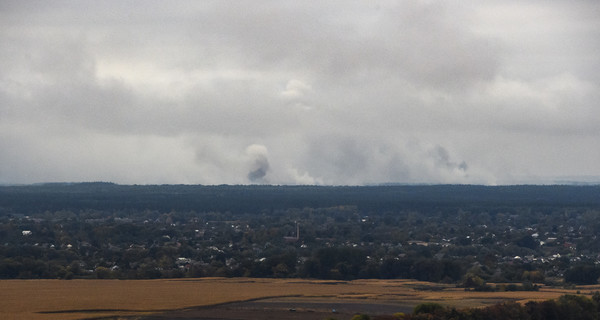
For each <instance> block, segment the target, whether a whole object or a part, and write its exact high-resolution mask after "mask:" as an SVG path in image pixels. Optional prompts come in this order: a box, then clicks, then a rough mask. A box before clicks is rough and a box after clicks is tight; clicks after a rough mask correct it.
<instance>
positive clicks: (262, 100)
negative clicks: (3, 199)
mask: <svg viewBox="0 0 600 320" xmlns="http://www.w3.org/2000/svg"><path fill="white" fill-rule="evenodd" d="M0 6H1V7H0V41H2V43H3V45H2V46H0V70H2V73H0V150H2V152H0V183H21V182H25V183H27V182H39V181H61V180H62V181H65V180H67V181H80V180H110V181H115V182H122V183H206V184H219V183H291V184H294V183H302V184H306V183H308V184H363V183H378V182H415V183H416V182H431V183H436V182H437V183H489V184H494V183H511V182H515V181H517V182H520V183H521V182H523V180H525V181H531V182H535V181H542V180H543V181H547V179H546V178H545V177H553V176H562V175H565V176H590V175H592V176H598V175H600V161H599V160H600V150H599V149H598V148H597V146H596V144H597V141H598V139H599V138H600V126H598V125H597V119H600V109H599V108H597V101H598V100H599V99H600V90H599V89H600V78H599V77H598V73H597V72H595V70H597V69H599V67H600V56H598V54H597V52H598V48H600V41H599V40H597V39H600V37H598V30H600V28H599V27H600V18H599V17H600V16H599V15H597V14H595V13H597V12H598V11H599V10H600V4H598V2H596V1H581V2H577V3H552V4H548V3H545V2H538V1H532V2H528V3H526V4H524V3H522V2H518V1H485V2H467V3H461V4H459V5H453V6H450V5H444V4H439V3H429V2H420V1H415V2H412V1H411V2H400V3H389V2H385V1H381V2H379V1H375V2H365V3H347V2H328V3H325V4H319V5H310V6H309V5H305V4H303V3H301V2H294V1H272V2H271V1H259V2H254V3H252V5H243V4H240V3H238V2H228V1H214V2H210V1H209V2H202V4H198V3H194V2H182V3H177V4H168V3H164V2H161V1H145V2H144V6H143V7H144V8H143V9H140V5H139V3H135V2H118V1H114V2H98V3H88V2H86V3H71V2H60V1H59V2H53V3H52V4H47V3H45V2H36V1H19V2H6V3H2V4H0ZM267 151H268V152H267ZM467 164H468V165H467ZM522 177H525V178H522ZM527 179H529V180H527Z"/></svg>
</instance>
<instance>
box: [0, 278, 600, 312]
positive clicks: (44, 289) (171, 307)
mask: <svg viewBox="0 0 600 320" xmlns="http://www.w3.org/2000/svg"><path fill="white" fill-rule="evenodd" d="M599 288H600V287H598V286H587V287H579V288H577V289H562V288H549V287H543V288H542V289H540V291H537V292H524V291H520V292H466V291H464V290H463V289H459V288H454V287H452V286H445V285H440V284H432V283H426V282H418V281H411V280H356V281H319V280H299V279H249V278H234V279H224V278H202V279H169V280H2V281H0V313H1V314H0V317H1V318H2V319H86V318H101V317H124V316H136V317H144V316H150V315H152V318H153V319H154V318H155V319H163V318H164V319H167V318H169V316H168V315H169V314H176V313H177V314H179V315H181V316H182V317H184V318H185V313H186V312H188V313H190V314H192V313H193V312H197V311H198V310H210V308H211V307H210V306H212V308H217V307H219V306H220V307H221V308H223V304H227V305H231V306H237V307H239V308H242V309H244V308H245V309H244V310H246V311H247V310H250V309H252V308H254V309H253V310H258V309H260V310H266V309H268V308H271V309H277V308H279V309H281V310H283V309H285V310H286V311H289V308H292V307H294V308H296V306H301V308H298V311H303V310H304V311H306V310H308V309H309V308H313V309H319V308H320V309H323V308H325V307H326V306H327V307H328V306H337V308H338V309H340V310H344V305H354V306H355V307H354V309H352V310H350V309H348V312H359V310H356V308H364V310H365V312H366V311H370V312H373V311H372V309H373V308H375V309H378V308H379V309H378V310H381V313H382V314H390V311H392V310H394V308H396V307H397V310H398V311H403V310H410V309H412V307H413V306H414V305H416V304H418V303H420V302H424V301H431V302H438V303H441V304H444V305H450V306H456V307H467V306H469V307H471V306H484V305H489V304H493V303H496V302H500V301H506V300H512V301H519V302H525V301H528V300H546V299H553V298H556V297H558V296H560V295H563V294H575V293H576V292H577V290H579V291H580V292H581V294H590V293H591V292H592V291H595V290H598V289H599ZM231 303H232V304H231ZM361 306H362V307H361ZM369 306H371V308H369ZM388 307H389V308H388ZM233 309H235V308H228V310H229V311H231V310H233ZM194 310H195V311H194ZM222 310H223V309H222ZM294 310H295V309H294ZM308 311H311V312H314V310H308ZM232 312H233V311H232ZM298 313H299V312H298ZM317 314H318V313H316V314H315V316H316V315H317ZM194 317H195V318H200V317H199V316H198V315H195V316H194ZM336 317H338V316H336ZM289 318H290V319H293V316H290V317H289ZM339 318H340V319H342V318H343V317H341V316H340V317H339Z"/></svg>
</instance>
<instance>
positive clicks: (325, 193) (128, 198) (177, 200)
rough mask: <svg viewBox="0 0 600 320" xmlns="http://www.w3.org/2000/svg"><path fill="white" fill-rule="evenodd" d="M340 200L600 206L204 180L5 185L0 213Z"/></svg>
mask: <svg viewBox="0 0 600 320" xmlns="http://www.w3.org/2000/svg"><path fill="white" fill-rule="evenodd" d="M339 205H352V206H356V207H357V208H358V209H359V210H361V211H364V212H386V211H397V210H398V209H408V208H415V209H427V208H429V209H431V208H440V209H443V208H456V207H461V208H468V207H480V206H490V205H493V206H496V207H502V206H505V207H515V206H529V207H532V206H533V207H544V206H548V207H556V206H570V207H574V206H586V207H593V208H598V207H600V186H598V185H596V186H570V185H551V186H536V185H516V186H480V185H391V186H271V185H249V186H248V185H219V186H203V185H117V184H113V183H105V182H93V183H49V184H37V185H24V186H0V214H8V213H22V214H28V213H32V212H43V211H56V210H75V211H78V210H84V209H92V210H111V211H112V210H136V211H140V210H160V211H170V210H175V211H196V212H210V211H217V212H232V213H259V212H263V213H264V212H270V211H274V210H283V209H288V208H306V207H312V208H321V207H332V206H339Z"/></svg>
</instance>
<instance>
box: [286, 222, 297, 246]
mask: <svg viewBox="0 0 600 320" xmlns="http://www.w3.org/2000/svg"><path fill="white" fill-rule="evenodd" d="M299 239H300V225H299V224H298V222H297V221H296V236H295V237H293V236H292V237H283V240H285V241H286V242H296V241H298V240H299Z"/></svg>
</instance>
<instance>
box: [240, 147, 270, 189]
mask: <svg viewBox="0 0 600 320" xmlns="http://www.w3.org/2000/svg"><path fill="white" fill-rule="evenodd" d="M246 156H247V157H248V161H249V163H250V169H249V172H248V176H247V177H248V180H250V182H252V183H266V180H265V177H266V175H267V173H268V171H269V158H268V151H267V147H265V146H263V145H260V144H252V145H250V146H248V147H247V148H246Z"/></svg>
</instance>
